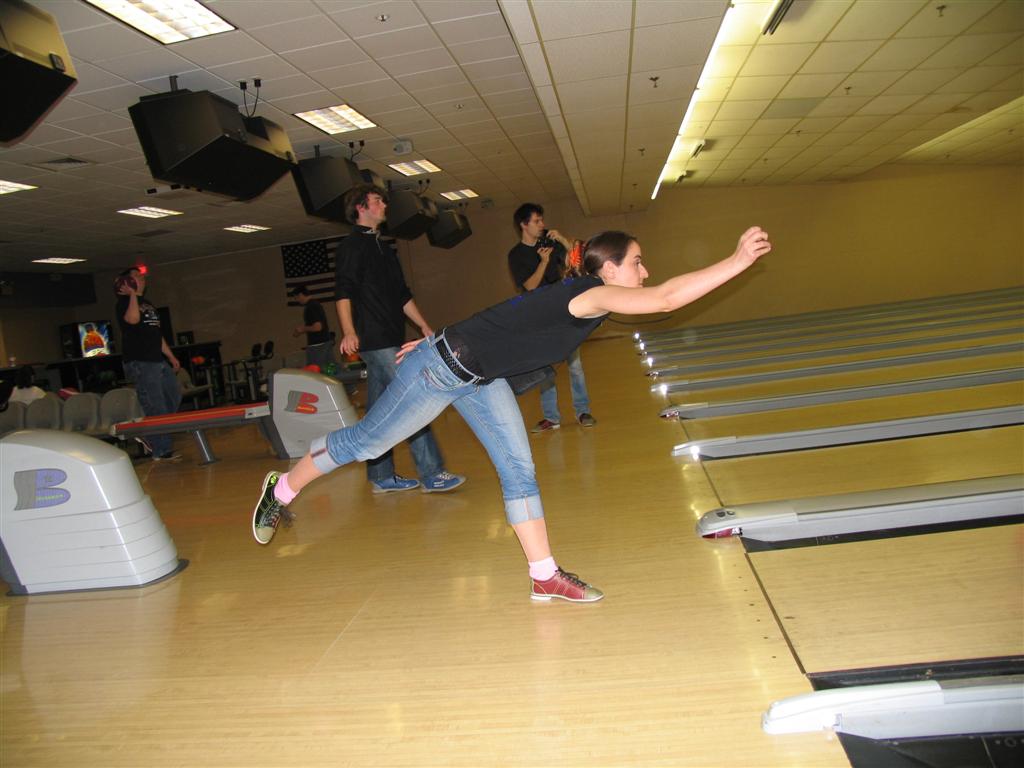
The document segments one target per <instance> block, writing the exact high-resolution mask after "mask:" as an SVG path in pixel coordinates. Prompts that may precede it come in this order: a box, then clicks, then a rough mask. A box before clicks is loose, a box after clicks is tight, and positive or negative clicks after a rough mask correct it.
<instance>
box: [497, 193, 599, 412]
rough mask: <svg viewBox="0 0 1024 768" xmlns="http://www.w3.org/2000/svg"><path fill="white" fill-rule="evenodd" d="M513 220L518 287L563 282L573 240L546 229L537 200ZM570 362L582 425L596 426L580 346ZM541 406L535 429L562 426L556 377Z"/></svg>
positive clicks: (512, 263) (512, 267)
mask: <svg viewBox="0 0 1024 768" xmlns="http://www.w3.org/2000/svg"><path fill="white" fill-rule="evenodd" d="M512 222H513V224H514V225H515V228H516V232H517V233H518V234H519V243H518V244H517V245H516V246H515V247H514V248H513V249H512V250H511V251H509V252H508V268H509V271H510V272H511V273H512V279H513V281H515V284H516V288H517V289H519V291H520V292H521V293H525V292H527V291H532V290H535V289H537V288H539V287H541V286H544V285H550V284H551V283H557V282H558V281H560V280H561V279H562V277H563V275H564V273H565V267H566V264H565V258H566V253H568V251H570V250H572V242H571V241H570V240H568V239H567V238H565V237H564V236H563V235H562V234H561V233H559V232H558V231H557V230H554V229H545V228H544V209H543V208H542V207H541V206H539V205H537V204H536V203H523V204H522V205H521V206H519V207H518V208H517V209H516V212H515V213H514V214H513V216H512ZM566 362H567V363H568V364H569V385H570V388H571V390H572V405H573V409H574V410H575V411H576V419H577V421H579V423H580V424H581V425H582V426H584V427H592V426H594V425H595V424H596V423H597V421H596V420H595V419H594V417H593V416H592V415H591V414H590V397H589V395H588V394H587V382H586V379H585V378H584V376H583V363H582V361H581V360H580V351H579V349H578V348H577V349H576V350H574V351H573V353H572V354H571V355H570V356H569V359H568V360H566ZM540 408H541V413H542V414H543V417H544V418H542V419H541V420H540V421H539V422H537V424H536V425H535V426H534V427H533V429H532V430H531V431H533V432H549V431H551V430H553V429H558V428H559V427H560V426H561V415H560V414H559V412H558V388H557V387H556V386H555V381H554V380H553V379H552V380H551V381H550V382H549V383H546V384H544V385H542V388H541V391H540Z"/></svg>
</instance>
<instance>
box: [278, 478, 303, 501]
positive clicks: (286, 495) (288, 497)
mask: <svg viewBox="0 0 1024 768" xmlns="http://www.w3.org/2000/svg"><path fill="white" fill-rule="evenodd" d="M298 495H299V492H298V491H293V490H292V487H291V486H290V485H288V473H287V472H286V473H285V474H283V475H281V476H280V477H279V478H277V485H275V486H274V498H275V499H277V500H278V501H280V502H281V503H282V504H284V505H286V506H287V505H288V504H291V503H292V500H293V499H294V498H295V497H296V496H298Z"/></svg>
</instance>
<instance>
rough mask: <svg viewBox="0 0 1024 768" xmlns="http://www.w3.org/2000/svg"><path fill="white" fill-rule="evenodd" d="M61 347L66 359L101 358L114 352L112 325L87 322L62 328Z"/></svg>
mask: <svg viewBox="0 0 1024 768" xmlns="http://www.w3.org/2000/svg"><path fill="white" fill-rule="evenodd" d="M60 346H61V352H62V353H63V355H64V357H65V358H69V359H70V358H76V357H101V356H103V355H110V354H113V352H114V347H113V343H112V341H111V336H110V323H109V322H108V321H106V320H87V321H85V322H81V323H70V324H68V325H62V326H61V327H60Z"/></svg>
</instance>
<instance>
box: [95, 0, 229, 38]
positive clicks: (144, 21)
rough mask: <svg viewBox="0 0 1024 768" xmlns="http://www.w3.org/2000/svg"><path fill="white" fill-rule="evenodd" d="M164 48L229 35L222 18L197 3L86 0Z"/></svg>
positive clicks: (144, 0) (176, 0) (180, 1)
mask: <svg viewBox="0 0 1024 768" xmlns="http://www.w3.org/2000/svg"><path fill="white" fill-rule="evenodd" d="M86 2H88V3H90V4H91V5H94V6H96V7H97V8H99V9H100V10H101V11H104V12H106V13H109V14H110V15H111V16H113V17H114V18H116V19H120V20H121V21H123V22H124V23H125V24H127V25H128V26H130V27H135V29H137V30H139V32H142V33H143V34H144V35H149V36H150V37H152V38H154V39H156V40H159V41H160V42H161V43H163V44H164V45H168V44H170V43H180V42H181V41H182V40H192V39H194V38H197V37H206V36H207V35H216V34H218V33H219V32H230V31H231V30H233V29H234V27H233V26H231V25H230V24H228V23H227V22H226V21H224V19H222V18H221V17H220V16H218V15H217V14H215V13H214V12H213V11H211V10H209V9H208V8H205V7H203V5H201V4H200V3H198V2H197V0H86Z"/></svg>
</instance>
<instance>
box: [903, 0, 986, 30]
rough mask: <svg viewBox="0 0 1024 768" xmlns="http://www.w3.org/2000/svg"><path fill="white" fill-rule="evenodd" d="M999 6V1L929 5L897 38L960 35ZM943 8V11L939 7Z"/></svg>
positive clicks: (976, 0) (982, 0)
mask: <svg viewBox="0 0 1024 768" xmlns="http://www.w3.org/2000/svg"><path fill="white" fill-rule="evenodd" d="M997 4H998V0H972V1H971V2H962V1H961V2H945V3H940V4H931V3H929V4H928V5H927V6H926V7H924V8H922V9H921V10H920V11H919V12H918V13H917V15H916V16H914V18H912V19H911V20H910V21H909V22H908V23H907V24H906V25H905V26H904V27H903V28H902V29H900V31H899V32H897V33H896V36H897V37H944V36H949V35H959V34H960V33H961V32H963V31H965V30H966V29H967V28H968V27H970V26H971V25H972V24H974V23H975V22H976V21H977V20H978V19H980V18H981V17H982V16H984V15H985V14H987V13H988V12H989V11H991V10H992V9H993V8H995V7H996V5H997ZM939 5H941V6H942V8H941V10H940V8H939V7H938V6H939Z"/></svg>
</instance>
